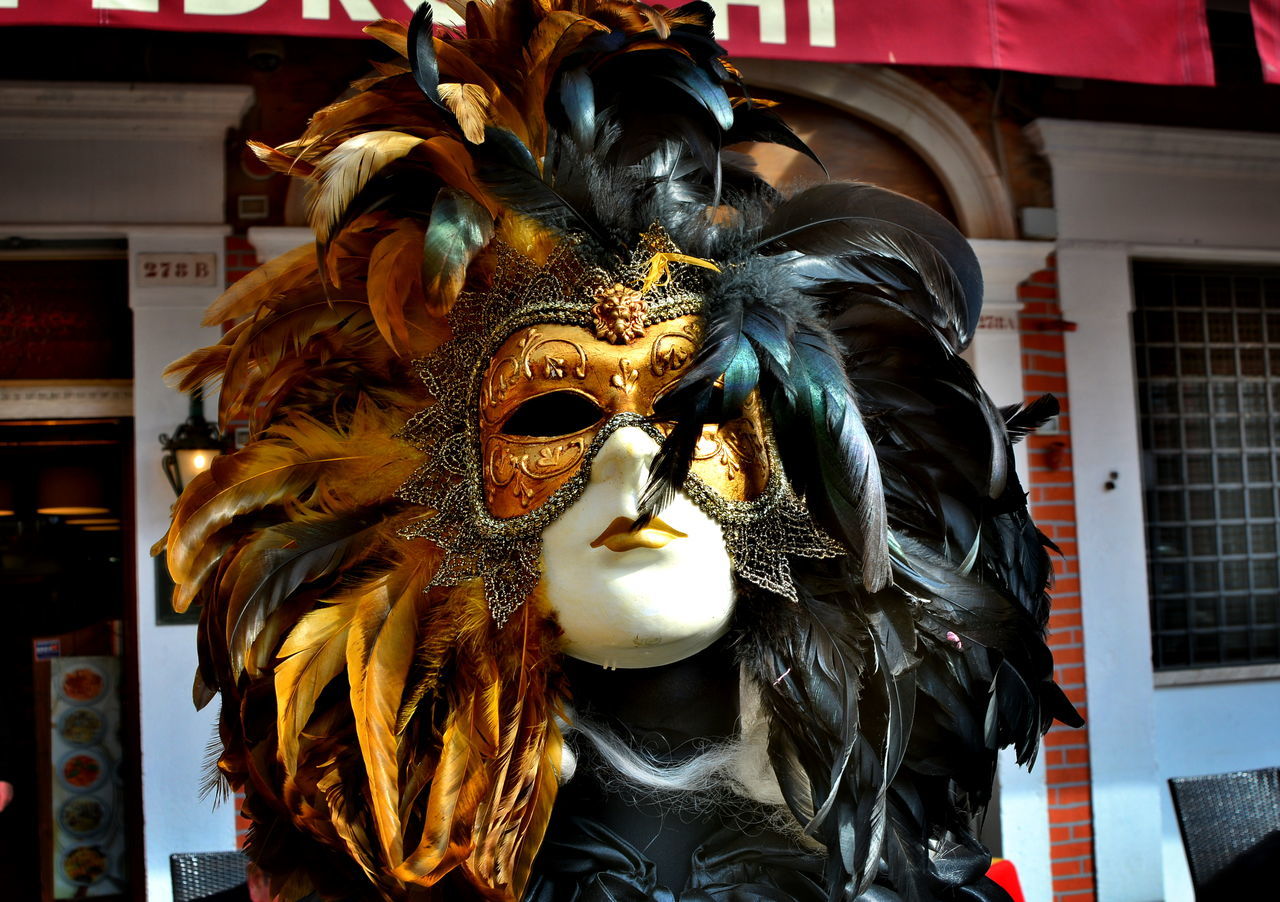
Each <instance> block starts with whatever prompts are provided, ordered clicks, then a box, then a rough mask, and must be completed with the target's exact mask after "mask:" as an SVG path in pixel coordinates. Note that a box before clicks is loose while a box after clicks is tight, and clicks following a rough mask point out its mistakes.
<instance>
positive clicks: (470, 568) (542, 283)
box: [400, 225, 840, 623]
mask: <svg viewBox="0 0 1280 902" xmlns="http://www.w3.org/2000/svg"><path fill="white" fill-rule="evenodd" d="M489 252H490V253H492V254H493V255H494V258H495V259H494V264H493V272H492V277H491V281H490V284H489V285H488V286H487V287H483V288H480V289H478V290H474V291H465V292H463V293H462V295H461V296H460V297H459V300H458V303H457V304H456V305H455V306H454V308H453V310H452V311H451V312H450V314H449V323H450V325H451V327H452V329H453V333H454V338H453V339H452V340H451V341H449V342H447V343H446V344H444V345H442V346H441V347H440V348H439V349H437V351H436V352H435V353H433V354H432V355H430V356H429V357H426V358H423V359H421V360H418V361H416V362H415V370H416V372H417V373H418V375H419V376H420V377H421V378H422V380H423V382H424V384H425V385H426V387H427V390H428V391H429V392H430V393H431V395H432V396H433V398H434V399H435V403H434V404H433V405H432V406H431V407H429V408H427V409H426V410H424V411H423V412H422V413H420V414H419V415H418V416H416V417H414V418H413V419H412V420H411V421H410V422H409V424H408V426H407V427H406V429H405V430H404V433H403V435H404V437H405V438H407V439H408V440H409V441H411V442H412V443H413V444H414V445H415V446H416V447H418V448H419V449H420V450H422V451H423V452H425V454H426V457H427V463H426V464H425V465H423V466H422V467H421V468H420V469H419V470H418V471H417V472H415V473H414V475H413V476H412V478H410V479H409V480H408V481H407V482H406V483H405V485H404V486H403V487H402V489H401V491H400V495H401V497H403V498H405V499H406V500H409V501H412V502H414V503H417V504H420V505H422V506H423V507H425V508H427V509H428V511H429V513H428V514H427V516H426V517H424V518H423V519H422V520H421V521H419V522H418V523H416V524H415V525H413V526H412V527H410V528H408V529H406V530H405V531H404V533H403V534H404V535H405V536H406V537H407V538H416V537H425V538H427V539H430V540H431V541H432V542H434V543H436V544H437V545H438V546H439V547H440V548H442V549H443V550H444V552H445V558H444V562H443V564H442V566H441V567H440V570H439V571H438V573H437V574H436V576H435V579H434V582H433V584H434V585H456V584H458V583H461V582H464V581H467V580H472V579H482V580H483V582H484V587H485V595H486V598H487V600H488V603H489V607H490V611H491V613H492V615H493V616H494V618H495V619H496V620H497V621H498V622H499V623H503V622H505V621H506V620H507V618H508V617H510V615H511V613H512V612H514V611H515V610H516V609H517V608H518V607H519V606H520V604H522V603H523V602H524V600H525V599H526V598H528V596H529V594H530V593H531V592H532V591H533V589H534V588H535V587H536V586H537V584H538V581H539V579H540V576H541V566H540V555H541V548H542V542H541V536H542V531H543V530H544V529H545V528H546V527H547V526H548V525H549V524H550V523H551V522H552V521H554V520H555V519H556V518H557V517H559V516H560V515H561V514H562V513H563V512H564V511H565V510H566V509H567V508H568V507H569V506H570V505H572V504H573V503H574V502H575V501H576V500H577V499H578V497H579V496H580V495H581V493H582V491H583V489H584V488H585V486H586V484H587V482H588V480H589V479H590V474H591V463H592V461H593V460H594V458H595V455H596V453H597V452H598V451H599V449H600V447H601V446H603V444H604V443H605V442H606V441H607V440H608V438H609V437H610V436H611V435H612V434H613V433H614V432H616V431H617V430H618V429H620V428H623V427H627V426H633V427H637V428H640V429H643V430H644V431H645V432H646V433H648V434H649V435H650V436H651V437H652V438H653V439H654V441H655V443H657V444H661V443H662V442H663V441H664V440H665V439H666V437H667V430H665V429H664V428H663V424H661V422H660V420H659V418H657V417H655V416H654V411H653V409H652V405H651V404H648V405H646V404H644V403H641V404H639V405H638V406H634V405H623V409H616V407H617V405H606V407H607V408H608V409H603V410H602V411H601V413H600V417H599V419H598V420H597V421H596V422H594V423H591V424H590V425H589V426H584V427H583V428H580V429H576V430H573V431H572V432H571V433H568V434H565V435H557V434H556V430H555V429H552V428H548V429H547V430H543V431H545V432H546V433H548V434H547V435H542V436H541V437H540V438H537V439H534V440H532V441H526V442H524V443H520V442H513V441H512V440H511V439H508V438H505V437H502V436H493V435H491V434H486V433H487V432H491V431H492V430H491V429H489V430H487V429H486V425H489V426H492V418H491V416H490V411H491V409H492V408H494V407H496V406H500V405H501V404H502V402H503V401H504V400H505V396H506V395H507V393H508V392H511V391H513V390H519V388H520V387H521V384H522V383H528V382H532V381H535V380H541V381H543V382H549V383H552V384H555V383H559V382H561V381H563V382H564V383H565V384H568V385H582V384H584V383H590V382H591V381H592V377H594V380H595V381H601V380H604V381H605V382H606V383H607V385H608V387H609V388H610V389H611V390H612V391H613V393H614V394H618V395H622V396H626V395H628V394H630V393H631V392H632V391H633V388H634V385H635V383H638V382H640V381H641V376H642V373H643V374H644V375H645V377H647V378H648V379H653V378H655V377H656V378H658V379H661V380H664V381H665V382H666V383H667V385H672V384H674V383H675V382H676V381H677V380H678V377H679V375H680V371H681V370H682V369H683V368H684V367H685V366H686V365H687V364H688V363H689V362H690V361H691V360H692V359H693V357H694V355H695V354H696V352H697V351H698V349H699V348H700V346H701V344H702V342H703V339H704V335H705V330H704V325H703V317H704V316H705V315H706V313H707V308H706V300H705V296H704V290H705V281H706V280H707V279H713V278H715V273H716V272H717V271H718V267H716V266H715V264H714V263H712V262H711V261H705V260H699V259H697V258H692V257H690V256H688V255H685V254H682V253H681V252H680V250H679V248H677V247H676V246H675V244H674V243H673V242H672V241H671V239H670V237H669V235H668V234H667V232H666V231H665V230H664V229H663V228H662V227H661V226H659V225H654V226H652V227H651V228H649V229H648V230H646V231H645V232H643V233H641V234H640V235H639V236H638V239H637V241H636V245H635V248H634V250H633V251H632V253H631V255H630V257H629V259H627V260H625V261H621V262H620V263H619V264H618V265H617V266H616V267H614V268H608V267H606V266H603V265H600V264H598V263H594V262H591V260H590V259H589V258H588V256H587V251H586V249H585V248H584V246H583V241H582V240H581V239H579V238H567V239H565V240H564V241H562V242H561V243H560V244H558V245H557V246H556V247H555V249H554V250H553V251H552V252H551V254H550V255H549V257H548V258H547V261H546V262H545V263H544V264H542V265H538V264H537V263H535V262H534V261H533V260H530V259H529V258H527V257H525V256H524V255H522V254H520V253H519V252H517V251H516V250H515V249H514V248H512V247H510V246H509V245H507V244H506V243H504V242H503V241H501V240H495V241H494V242H493V245H492V246H491V249H490V251H489ZM557 327H576V328H577V329H579V330H580V333H579V334H578V335H577V336H576V337H570V336H566V335H563V334H560V333H559V332H556V333H554V334H548V331H549V330H551V331H554V330H556V329H557ZM646 335H647V336H648V341H647V342H645V341H644V339H645V337H646ZM642 344H643V345H644V346H643V347H640V346H641V345H642ZM508 346H511V347H508ZM502 348H508V350H507V353H506V354H505V355H498V352H499V350H500V349H502ZM628 348H633V349H635V350H637V352H638V353H637V354H636V355H629V354H628V352H627V349H628ZM601 370H607V372H603V373H601V372H600V371H601ZM593 371H594V372H593ZM646 400H649V399H646ZM535 433H538V434H540V431H539V430H535ZM495 446H496V447H495ZM691 457H692V458H693V459H694V462H695V464H696V463H697V461H699V460H711V459H715V460H716V461H718V465H719V468H720V469H721V470H722V471H723V472H724V473H726V474H727V479H728V480H729V481H730V482H732V481H733V480H735V479H736V480H738V483H739V485H738V486H732V487H731V488H732V489H733V490H732V491H728V492H726V491H725V490H724V486H723V485H717V483H718V482H720V480H716V479H714V478H712V479H707V478H704V477H705V476H706V473H703V474H699V473H698V472H696V471H695V472H690V473H689V475H688V476H687V478H686V479H685V482H684V485H683V487H682V488H683V491H685V492H686V493H687V494H688V495H689V496H690V498H691V499H692V500H693V501H694V502H695V503H696V504H698V506H699V507H701V508H702V509H703V510H704V511H705V512H706V513H707V514H708V515H709V516H711V517H712V518H713V519H714V520H715V521H716V522H717V523H719V524H720V526H721V528H722V529H723V530H724V535H725V542H726V545H727V547H728V549H729V553H730V558H731V560H732V561H733V565H734V570H735V572H736V573H737V574H738V575H739V576H741V577H742V578H744V579H747V580H749V581H751V582H752V583H755V584H756V585H759V586H762V587H764V588H766V589H768V590H770V591H773V592H775V593H777V594H780V595H782V596H784V597H787V598H792V599H794V597H795V588H794V585H793V584H792V581H791V576H790V569H789V565H788V562H787V557H786V556H787V555H788V554H798V555H805V556H808V557H827V556H831V555H834V554H837V553H840V549H839V548H838V546H836V545H835V543H834V542H832V541H831V540H830V539H829V538H827V537H826V536H825V535H823V534H822V533H821V532H820V531H819V530H818V529H817V528H816V527H815V526H814V525H813V523H812V520H811V519H810V517H809V515H808V513H807V511H806V510H805V509H804V506H803V505H802V504H801V503H800V502H799V501H798V499H797V498H796V497H795V495H794V494H793V493H792V491H791V489H790V487H789V485H788V483H787V480H786V479H785V477H784V475H783V474H782V472H781V466H780V462H779V460H778V458H777V453H776V447H775V446H774V444H773V441H772V437H771V434H770V431H769V426H768V423H767V420H766V419H764V418H763V417H762V416H761V413H760V409H759V405H758V404H756V403H755V400H754V399H752V403H751V406H750V415H746V416H742V417H738V418H736V419H735V420H734V421H733V422H731V423H729V424H709V425H708V426H706V427H705V428H704V435H703V436H700V440H699V443H698V445H696V446H695V448H694V450H693V452H692V455H691ZM744 465H745V467H746V468H748V469H750V470H752V471H754V472H759V473H761V474H764V475H763V476H762V478H761V479H760V483H761V484H760V485H759V486H758V487H754V488H740V487H739V486H741V485H743V484H745V483H747V482H748V481H749V477H748V475H746V474H745V473H744ZM712 466H714V465H712ZM547 484H550V485H551V488H550V489H548V488H547ZM495 496H498V497H495Z"/></svg>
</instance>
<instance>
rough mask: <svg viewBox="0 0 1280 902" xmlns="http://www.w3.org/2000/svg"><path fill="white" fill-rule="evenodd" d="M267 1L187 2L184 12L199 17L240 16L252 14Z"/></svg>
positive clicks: (222, 0) (196, 0)
mask: <svg viewBox="0 0 1280 902" xmlns="http://www.w3.org/2000/svg"><path fill="white" fill-rule="evenodd" d="M266 2H267V0H186V2H185V3H183V6H182V11H183V12H184V13H191V14H193V15H197V16H238V15H240V14H241V13H251V12H253V11H254V10H255V9H257V8H258V7H259V6H262V4H264V3H266Z"/></svg>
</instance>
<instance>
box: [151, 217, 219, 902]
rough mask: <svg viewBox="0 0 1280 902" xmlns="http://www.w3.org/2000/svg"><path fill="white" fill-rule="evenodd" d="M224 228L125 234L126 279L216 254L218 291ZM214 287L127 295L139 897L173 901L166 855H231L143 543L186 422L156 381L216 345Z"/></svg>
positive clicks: (199, 729) (185, 651)
mask: <svg viewBox="0 0 1280 902" xmlns="http://www.w3.org/2000/svg"><path fill="white" fill-rule="evenodd" d="M226 232H227V229H226V227H225V226H212V227H203V228H201V227H188V228H166V229H146V230H131V231H130V232H129V257H130V264H131V266H130V272H131V274H133V275H134V276H135V277H136V271H137V267H136V266H134V265H132V264H133V262H134V259H135V257H136V255H137V254H138V253H143V252H154V253H163V252H191V253H216V254H217V259H218V261H219V265H218V276H217V284H218V285H221V284H222V282H223V280H224V276H223V266H222V261H223V236H224V235H225V234H226ZM218 293H219V289H217V288H138V287H137V286H134V287H133V288H132V290H131V291H130V305H131V306H132V307H133V347H134V352H133V353H134V357H133V366H134V413H133V416H134V420H133V423H134V439H135V456H134V467H135V472H134V479H135V484H136V505H137V521H138V522H137V527H138V533H137V545H138V548H137V568H138V685H139V693H140V699H139V704H140V707H141V712H142V724H141V726H142V807H143V817H144V818H145V844H146V860H147V874H146V883H147V899H148V900H149V902H168V900H170V899H171V898H172V887H171V882H170V877H169V855H170V854H171V853H173V852H211V851H221V850H226V849H234V848H235V845H236V836H235V815H234V812H233V810H232V808H231V806H230V805H221V806H219V807H215V806H214V804H213V800H212V799H201V798H200V788H201V785H202V783H203V782H204V778H205V769H204V763H205V758H206V751H205V749H206V746H207V745H208V743H209V740H210V738H211V737H212V736H213V732H214V726H213V725H214V720H215V718H216V716H217V709H218V702H217V701H214V702H212V703H211V704H210V705H209V706H208V707H207V708H205V710H204V711H196V710H195V707H194V705H193V704H192V701H191V683H192V679H193V676H194V674H195V668H196V628H195V627H194V626H157V625H156V617H155V610H156V602H155V585H154V582H153V581H152V579H151V574H152V573H153V563H152V560H151V556H150V549H151V545H152V544H153V543H154V542H155V541H156V540H157V539H159V538H160V537H161V536H163V535H164V531H165V529H166V528H167V527H168V525H169V508H170V506H171V505H172V504H173V489H171V488H170V487H169V483H168V481H167V480H166V479H165V477H164V473H163V472H162V470H161V468H160V454H161V451H160V444H159V442H158V441H157V436H159V434H160V433H162V432H167V433H172V432H173V430H174V429H175V428H176V427H177V425H178V424H179V423H181V422H182V421H183V420H185V419H186V417H187V398H186V396H184V395H182V394H179V393H178V392H176V391H173V390H172V389H170V388H169V387H168V386H166V385H165V384H164V382H163V381H162V380H161V378H160V373H161V372H162V371H163V370H164V368H165V367H166V366H168V365H169V364H170V363H172V362H173V361H174V360H176V359H177V358H179V357H181V356H182V355H183V354H185V353H187V352H188V351H190V350H191V349H193V348H196V347H199V346H201V345H206V344H212V343H213V342H214V341H217V339H218V330H217V329H201V328H200V327H199V323H200V319H201V314H202V313H203V312H204V309H205V308H206V307H207V306H208V305H209V303H210V302H211V301H212V300H213V299H214V298H215V297H217V295H218Z"/></svg>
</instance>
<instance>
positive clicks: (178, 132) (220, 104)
mask: <svg viewBox="0 0 1280 902" xmlns="http://www.w3.org/2000/svg"><path fill="white" fill-rule="evenodd" d="M252 103H253V89H252V88H250V87H248V86H247V85H168V84H156V85H144V84H112V83H96V82H93V83H90V82H85V83H80V82H34V81H33V82H0V140H13V139H19V138H21V139H30V140H39V139H60V138H62V139H65V138H76V139H80V140H85V139H92V140H95V141H96V140H104V139H130V140H138V139H147V138H218V139H221V138H222V136H223V135H224V134H225V133H226V131H227V129H229V128H233V127H234V126H236V125H238V124H239V123H240V120H241V118H243V116H244V114H245V113H246V112H247V111H248V110H249V107H250V106H251V105H252Z"/></svg>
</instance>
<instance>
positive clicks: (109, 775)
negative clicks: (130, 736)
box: [49, 656, 125, 899]
mask: <svg viewBox="0 0 1280 902" xmlns="http://www.w3.org/2000/svg"><path fill="white" fill-rule="evenodd" d="M51 663H52V666H51V668H50V687H49V688H50V697H51V709H52V710H51V711H50V715H51V718H50V720H51V726H52V742H51V745H50V750H51V761H50V763H51V765H52V767H53V779H52V781H51V799H50V801H51V804H52V812H53V824H54V830H53V832H54V836H53V859H52V861H53V875H52V877H53V880H52V885H53V888H54V893H53V898H55V899H73V898H75V899H80V898H86V897H92V896H106V895H115V894H117V893H119V892H121V891H122V890H123V889H124V888H125V883H124V870H123V868H124V830H123V824H122V823H121V818H120V812H121V811H122V808H123V804H122V799H121V798H120V780H119V775H118V772H117V768H116V762H118V761H119V760H120V739H119V726H120V702H119V697H118V695H117V686H118V676H119V662H118V660H117V659H115V658H111V657H105V656H85V657H68V658H59V659H55V660H54V661H52V662H51Z"/></svg>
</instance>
